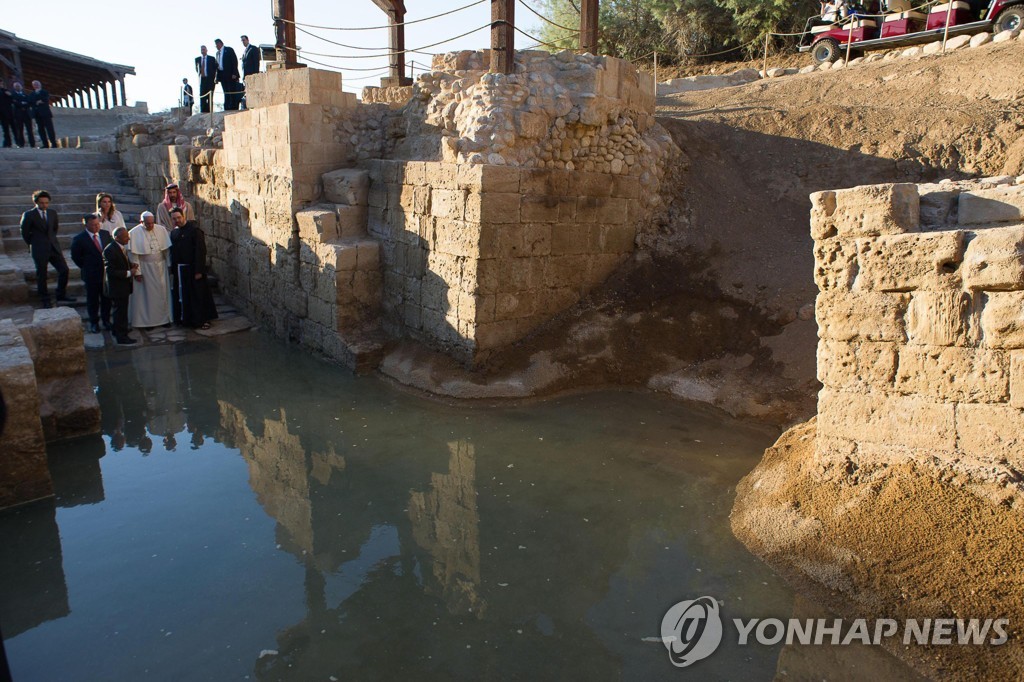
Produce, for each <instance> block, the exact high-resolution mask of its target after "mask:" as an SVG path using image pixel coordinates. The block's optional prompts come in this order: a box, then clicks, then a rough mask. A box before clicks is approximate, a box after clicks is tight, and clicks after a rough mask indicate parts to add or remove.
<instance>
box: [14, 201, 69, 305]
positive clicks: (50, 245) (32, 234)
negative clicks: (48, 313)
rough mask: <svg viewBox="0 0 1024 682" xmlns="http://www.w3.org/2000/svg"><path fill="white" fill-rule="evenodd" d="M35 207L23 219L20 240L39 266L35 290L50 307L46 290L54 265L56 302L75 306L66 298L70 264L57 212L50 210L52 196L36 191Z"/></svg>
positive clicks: (26, 212)
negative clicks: (49, 267)
mask: <svg viewBox="0 0 1024 682" xmlns="http://www.w3.org/2000/svg"><path fill="white" fill-rule="evenodd" d="M32 201H33V203H35V205H36V207H35V208H33V209H30V210H28V211H25V212H24V213H23V214H22V216H21V238H22V239H24V240H25V243H26V244H28V245H29V248H30V249H31V250H32V260H33V261H35V264H36V291H37V292H38V294H39V300H40V302H41V303H42V304H43V306H44V307H46V308H49V307H50V292H49V290H48V289H47V287H46V270H47V265H48V264H53V267H54V269H56V270H57V300H58V301H60V302H66V303H74V302H75V299H73V298H72V297H70V296H68V295H67V290H68V264H67V262H65V260H64V254H63V253H61V249H60V239H58V237H57V231H58V230H59V229H60V226H59V222H58V220H57V212H56V211H54V210H53V209H52V208H50V193H49V192H46V191H45V190H37V191H36V192H34V193H33V194H32Z"/></svg>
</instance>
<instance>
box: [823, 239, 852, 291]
mask: <svg viewBox="0 0 1024 682" xmlns="http://www.w3.org/2000/svg"><path fill="white" fill-rule="evenodd" d="M856 276H857V242H856V240H853V239H836V238H832V239H819V240H818V241H816V242H814V283H815V284H817V285H818V288H819V289H821V290H822V291H825V290H827V289H841V290H845V291H849V290H850V288H851V287H852V286H853V281H854V279H855V278H856Z"/></svg>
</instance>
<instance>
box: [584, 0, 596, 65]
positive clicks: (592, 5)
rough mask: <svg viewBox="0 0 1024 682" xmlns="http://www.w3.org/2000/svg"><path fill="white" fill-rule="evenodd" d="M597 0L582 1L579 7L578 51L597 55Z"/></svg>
mask: <svg viewBox="0 0 1024 682" xmlns="http://www.w3.org/2000/svg"><path fill="white" fill-rule="evenodd" d="M598 10H599V1H598V0H582V2H581V5H580V51H581V52H589V53H590V54H597V37H598V31H597V23H598V15H599V11H598Z"/></svg>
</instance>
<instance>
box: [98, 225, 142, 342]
mask: <svg viewBox="0 0 1024 682" xmlns="http://www.w3.org/2000/svg"><path fill="white" fill-rule="evenodd" d="M127 244H128V228H126V227H119V228H117V229H115V230H114V241H113V242H111V243H110V244H108V245H107V247H106V248H105V249H103V267H104V269H105V271H106V274H107V281H106V283H105V284H104V287H103V288H104V291H106V294H107V298H109V299H110V302H111V303H112V304H113V308H114V340H115V341H117V343H119V344H121V345H122V346H129V345H131V344H133V343H137V341H136V340H135V339H133V338H132V337H130V336H128V299H129V297H131V295H132V286H133V283H134V277H135V275H136V274H137V273H138V271H139V266H138V265H132V263H131V261H129V260H128V254H127V253H126V252H125V246H126V245H127Z"/></svg>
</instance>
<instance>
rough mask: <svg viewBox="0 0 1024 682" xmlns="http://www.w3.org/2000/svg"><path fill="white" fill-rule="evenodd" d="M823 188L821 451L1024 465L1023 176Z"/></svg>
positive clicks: (1013, 472) (1011, 468) (834, 455)
mask: <svg viewBox="0 0 1024 682" xmlns="http://www.w3.org/2000/svg"><path fill="white" fill-rule="evenodd" d="M1010 183H1012V180H1009V181H1008V182H1007V184H1004V185H999V186H994V185H992V184H979V183H969V182H966V183H942V184H938V185H922V186H920V187H919V186H916V185H912V184H897V185H878V186H871V187H856V188H853V189H848V190H838V191H835V192H819V193H817V194H815V195H813V197H812V202H813V209H812V212H811V229H812V233H813V236H814V240H815V248H814V253H815V279H816V281H817V283H818V286H819V287H820V289H821V293H820V294H819V296H818V301H817V319H818V326H819V337H820V341H819V344H818V377H819V379H820V381H821V382H822V384H824V389H823V390H822V391H821V393H820V395H819V398H818V424H817V431H818V437H817V456H818V457H819V458H821V459H822V460H828V461H846V460H849V461H853V462H855V463H857V464H858V465H865V464H867V465H872V464H875V465H877V464H878V463H879V462H885V461H893V460H902V459H906V458H914V459H918V460H921V461H926V462H927V461H934V462H937V463H938V464H939V466H940V467H955V468H957V469H960V470H963V471H969V472H971V473H973V474H974V475H976V476H979V477H981V478H983V479H985V480H989V481H992V480H1003V481H1011V480H1019V477H1020V474H1019V472H1021V471H1024V450H1022V442H1021V439H1022V437H1024V436H1022V434H1024V417H1022V414H1024V413H1022V412H1021V410H1022V408H1024V187H1020V186H1017V185H1013V184H1010Z"/></svg>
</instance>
